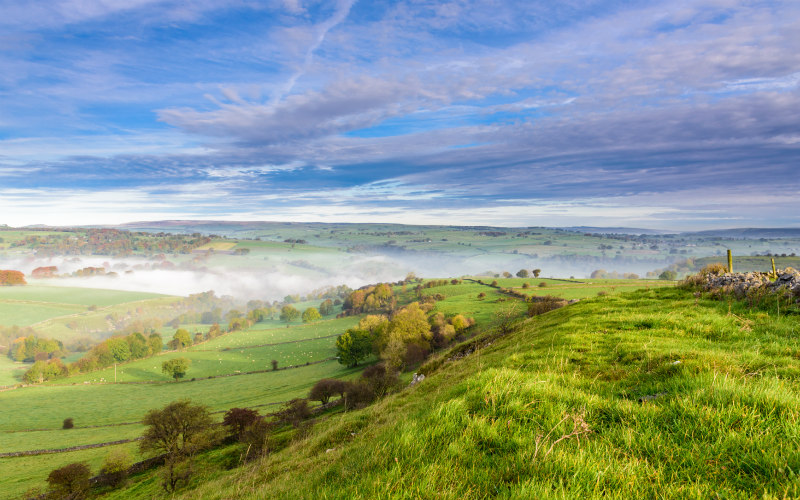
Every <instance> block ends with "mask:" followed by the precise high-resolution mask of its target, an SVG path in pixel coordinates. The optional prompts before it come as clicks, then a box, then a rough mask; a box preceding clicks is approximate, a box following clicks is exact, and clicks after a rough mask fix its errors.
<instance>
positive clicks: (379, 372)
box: [361, 363, 399, 398]
mask: <svg viewBox="0 0 800 500" xmlns="http://www.w3.org/2000/svg"><path fill="white" fill-rule="evenodd" d="M361 378H362V379H363V380H364V383H365V384H366V385H367V387H369V389H370V390H371V391H372V394H373V395H374V396H375V397H376V398H382V397H383V396H385V395H386V394H387V393H388V392H389V391H391V390H392V389H393V388H394V387H395V386H397V384H398V383H399V380H398V378H397V373H395V372H394V371H392V370H387V369H386V366H385V365H384V364H383V363H378V364H376V365H372V366H370V367H369V368H367V369H365V370H364V372H363V373H362V374H361Z"/></svg>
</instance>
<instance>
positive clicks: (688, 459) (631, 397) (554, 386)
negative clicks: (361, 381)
mask: <svg viewBox="0 0 800 500" xmlns="http://www.w3.org/2000/svg"><path fill="white" fill-rule="evenodd" d="M475 342H477V343H479V345H485V347H484V348H483V349H480V350H479V351H477V352H475V353H473V354H471V355H469V356H466V357H465V358H463V359H460V360H458V361H445V362H444V363H443V364H442V365H441V366H439V367H438V369H436V370H435V371H433V372H430V373H429V374H428V376H427V377H426V379H425V380H424V381H423V382H422V383H420V384H419V385H417V386H416V387H414V388H412V389H406V390H403V391H401V392H400V393H398V394H396V395H393V396H390V397H388V398H386V399H384V400H383V401H381V402H379V403H377V404H374V405H372V406H370V407H368V408H367V409H365V410H362V411H353V412H347V413H345V414H338V415H335V416H333V417H331V418H329V419H327V420H324V421H320V422H318V423H317V424H316V425H315V426H314V427H313V428H312V430H311V432H309V433H308V434H306V435H305V437H303V438H300V439H298V440H297V441H296V442H295V443H293V444H291V445H290V446H289V447H288V448H286V449H284V450H281V451H279V452H277V453H274V454H272V455H271V456H270V457H268V458H267V459H266V460H264V461H263V462H260V463H255V464H252V465H247V466H243V467H240V468H237V469H234V470H224V468H223V467H221V466H220V465H217V464H216V463H215V462H213V461H211V460H209V461H207V462H204V465H205V467H204V468H203V470H202V472H200V476H201V477H200V478H198V479H197V480H195V481H193V482H192V484H191V486H190V487H188V488H185V489H184V490H182V491H181V492H180V493H179V494H177V495H175V498H179V499H193V498H204V499H210V500H215V499H224V498H233V497H235V498H240V499H256V498H264V497H265V496H269V497H270V498H276V499H284V498H285V499H290V498H297V496H298V487H299V486H298V485H302V486H301V487H302V488H303V490H302V495H304V496H307V497H311V498H330V499H345V498H441V499H459V500H460V499H482V498H507V499H522V498H615V499H622V498H698V499H699V498H730V499H747V498H797V497H798V496H800V475H798V474H797V472H796V470H797V468H798V466H800V441H798V440H799V439H800V389H799V388H800V385H798V382H800V356H798V353H800V340H798V336H797V316H796V314H795V313H792V314H790V315H788V316H787V315H786V314H785V312H784V314H783V315H780V316H779V315H778V314H776V313H775V312H773V311H770V310H769V309H768V308H765V309H749V308H748V307H747V306H746V305H745V304H743V303H739V302H733V303H729V302H728V301H714V300H709V299H707V298H703V297H700V298H698V297H695V296H694V294H693V293H692V292H691V291H686V290H681V289H677V288H674V287H670V288H659V289H650V290H639V291H635V292H628V293H622V294H619V295H612V296H607V297H597V298H591V299H586V300H583V301H581V302H580V303H578V304H575V305H571V306H568V307H565V308H562V309H559V310H557V311H552V312H549V313H547V314H544V315H542V316H537V317H535V318H531V319H527V320H524V321H523V322H522V323H521V324H520V325H519V327H518V329H517V330H516V331H515V332H513V333H510V334H507V335H506V336H499V337H495V338H492V339H485V340H484V341H483V344H481V343H480V342H481V337H478V339H476V340H475ZM449 357H450V354H447V353H444V354H442V358H443V359H448V358H449ZM328 450H331V451H328ZM155 474H156V473H155V472H153V473H151V475H150V476H149V477H153V478H154V477H156V476H155ZM157 488H158V486H157V484H155V482H153V481H152V480H150V479H148V480H146V481H145V482H144V483H140V485H138V486H135V487H133V488H130V489H127V490H121V491H119V492H117V493H115V498H150V497H151V496H153V495H155V494H157Z"/></svg>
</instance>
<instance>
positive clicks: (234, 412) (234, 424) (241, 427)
mask: <svg viewBox="0 0 800 500" xmlns="http://www.w3.org/2000/svg"><path fill="white" fill-rule="evenodd" d="M260 418H261V417H260V416H259V415H258V412H257V411H255V410H250V409H248V408H231V409H230V410H228V411H227V412H225V417H223V419H222V423H223V425H225V426H227V427H228V428H229V429H230V431H231V434H232V435H234V436H236V437H237V438H239V439H241V438H242V435H243V434H244V431H245V429H246V428H247V427H248V426H250V425H252V424H253V423H255V421H256V420H258V419H260Z"/></svg>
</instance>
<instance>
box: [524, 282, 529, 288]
mask: <svg viewBox="0 0 800 500" xmlns="http://www.w3.org/2000/svg"><path fill="white" fill-rule="evenodd" d="M530 287H531V286H530V285H529V284H528V283H523V284H522V288H530Z"/></svg>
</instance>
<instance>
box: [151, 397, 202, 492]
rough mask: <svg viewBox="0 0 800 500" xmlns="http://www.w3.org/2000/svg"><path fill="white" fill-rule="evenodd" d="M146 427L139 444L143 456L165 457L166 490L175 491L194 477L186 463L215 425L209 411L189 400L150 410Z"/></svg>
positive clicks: (200, 447) (200, 446)
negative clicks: (161, 455)
mask: <svg viewBox="0 0 800 500" xmlns="http://www.w3.org/2000/svg"><path fill="white" fill-rule="evenodd" d="M142 423H143V424H144V425H146V426H147V429H146V430H145V433H144V435H143V436H142V440H141V443H140V445H139V448H140V450H141V451H142V452H143V453H152V452H155V453H159V454H163V455H165V466H164V468H165V470H164V483H163V486H164V489H165V490H167V491H170V492H171V491H175V488H176V487H177V485H178V483H179V482H181V481H185V480H187V479H188V478H189V476H190V474H191V468H190V467H188V466H187V463H186V462H187V461H188V460H189V459H191V457H192V456H193V455H194V454H195V453H197V452H198V451H199V450H201V449H202V448H203V447H204V446H206V444H207V443H208V437H209V430H210V427H211V425H212V423H213V421H212V419H211V416H210V415H209V412H208V408H206V407H205V406H203V405H193V404H192V403H191V402H190V401H188V400H183V401H175V402H172V403H170V404H168V405H167V406H165V407H164V408H162V409H160V410H158V409H156V410H150V411H149V412H147V414H146V415H145V417H144V420H143V421H142Z"/></svg>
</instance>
